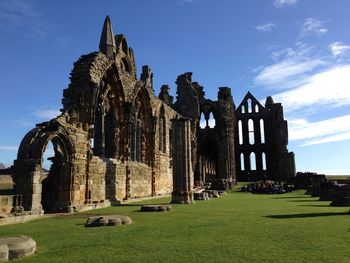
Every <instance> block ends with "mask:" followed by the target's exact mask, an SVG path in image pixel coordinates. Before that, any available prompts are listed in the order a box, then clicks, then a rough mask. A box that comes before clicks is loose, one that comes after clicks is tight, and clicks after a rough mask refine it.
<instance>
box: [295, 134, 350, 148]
mask: <svg viewBox="0 0 350 263" xmlns="http://www.w3.org/2000/svg"><path fill="white" fill-rule="evenodd" d="M347 140H350V131H349V132H344V133H341V134H336V135H332V136H328V137H325V138H321V139H316V140H312V141H310V142H307V143H304V144H302V145H301V146H310V145H316V144H324V143H330V142H339V141H347Z"/></svg>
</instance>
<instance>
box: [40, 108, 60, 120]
mask: <svg viewBox="0 0 350 263" xmlns="http://www.w3.org/2000/svg"><path fill="white" fill-rule="evenodd" d="M60 114H61V112H60V111H59V110H56V109H47V110H38V111H36V112H34V115H35V116H36V117H38V118H40V119H45V120H49V119H53V118H56V117H57V116H58V115H60Z"/></svg>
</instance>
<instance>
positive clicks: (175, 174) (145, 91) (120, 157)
mask: <svg viewBox="0 0 350 263" xmlns="http://www.w3.org/2000/svg"><path fill="white" fill-rule="evenodd" d="M176 84H177V97H176V99H175V100H174V99H173V97H172V96H171V95H170V90H169V86H168V85H163V86H162V87H161V89H160V93H159V95H158V96H156V95H155V94H154V87H153V73H152V70H151V69H150V67H149V66H143V67H142V73H141V76H140V78H138V76H137V73H136V64H135V57H134V52H133V49H131V48H130V47H129V46H128V43H127V40H126V37H125V36H124V35H122V34H120V35H114V33H113V30H112V25H111V22H110V20H109V18H108V17H107V18H106V20H105V22H104V26H103V30H102V34H101V39H100V45H99V51H98V52H93V53H90V54H87V55H83V56H81V57H80V59H79V60H78V61H77V62H75V64H74V68H73V70H72V72H71V76H70V84H69V86H68V87H67V88H66V89H65V90H64V91H63V99H62V104H63V108H62V109H61V115H59V116H58V117H56V118H54V119H52V120H50V121H48V122H44V123H40V124H37V125H36V127H35V128H34V129H32V130H31V131H29V132H28V133H27V134H26V135H25V137H24V138H23V140H22V142H21V145H20V148H19V151H18V155H17V159H16V160H15V161H14V164H13V166H12V167H11V169H10V172H11V176H12V178H13V181H14V183H15V190H14V191H15V194H16V195H15V199H16V200H14V202H13V203H14V210H16V209H19V208H18V207H21V208H22V210H24V211H29V212H30V213H31V214H41V213H49V212H60V211H65V212H67V211H68V212H72V211H80V210H83V209H85V208H86V207H87V206H89V205H91V204H110V203H112V204H113V203H118V202H121V201H123V200H127V199H132V198H140V197H151V196H158V195H165V194H172V202H173V203H191V202H193V188H194V187H195V186H199V185H203V184H206V183H210V184H211V187H212V188H213V189H227V188H229V187H232V186H233V185H234V184H235V182H236V180H244V181H245V180H258V179H263V178H265V179H266V178H268V179H274V180H285V179H286V178H288V177H293V176H294V175H295V163H294V154H293V153H291V152H288V149H287V144H288V129H287V122H286V121H285V120H284V116H283V108H282V105H281V104H280V103H274V101H273V99H272V98H271V97H268V98H267V99H266V103H265V105H262V104H261V103H260V102H259V101H258V100H256V99H255V98H254V97H253V95H252V94H251V93H249V92H248V93H247V95H246V97H245V98H244V99H243V101H242V102H241V103H240V104H239V106H237V107H236V106H235V104H234V101H233V98H232V95H231V89H230V88H228V87H220V88H219V90H218V96H217V100H216V101H213V100H210V99H206V98H205V92H204V89H203V87H202V86H201V85H200V84H199V83H198V82H195V81H193V80H192V73H184V74H182V75H180V76H178V77H177V80H176ZM210 115H212V116H213V117H214V120H215V126H214V127H210V126H209V118H210ZM201 117H204V119H205V122H206V124H205V125H204V126H205V127H203V126H202V127H201V125H200V124H201V123H200V120H201ZM50 141H51V142H52V144H53V145H54V150H55V156H54V157H53V158H51V162H52V165H51V168H50V170H49V172H48V173H47V174H46V173H43V169H42V168H43V153H44V151H45V149H46V147H47V144H48V143H49V142H50ZM17 206H18V207H17Z"/></svg>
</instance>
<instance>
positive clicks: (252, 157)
mask: <svg viewBox="0 0 350 263" xmlns="http://www.w3.org/2000/svg"><path fill="white" fill-rule="evenodd" d="M249 159H250V170H251V171H255V170H256V157H255V153H254V152H252V153H251V154H250V156H249Z"/></svg>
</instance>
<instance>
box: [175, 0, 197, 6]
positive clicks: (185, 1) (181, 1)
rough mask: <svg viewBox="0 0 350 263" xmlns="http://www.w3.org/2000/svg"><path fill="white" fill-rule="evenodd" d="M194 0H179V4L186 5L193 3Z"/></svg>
mask: <svg viewBox="0 0 350 263" xmlns="http://www.w3.org/2000/svg"><path fill="white" fill-rule="evenodd" d="M193 1H194V0H178V4H180V5H185V4H190V3H193Z"/></svg>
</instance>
